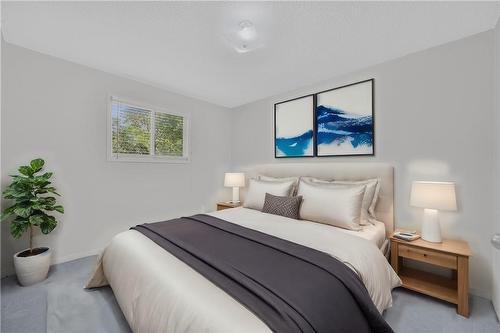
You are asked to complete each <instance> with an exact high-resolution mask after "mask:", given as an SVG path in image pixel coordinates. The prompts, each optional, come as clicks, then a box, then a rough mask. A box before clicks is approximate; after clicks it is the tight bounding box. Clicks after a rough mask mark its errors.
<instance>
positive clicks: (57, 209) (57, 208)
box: [54, 205, 64, 214]
mask: <svg viewBox="0 0 500 333" xmlns="http://www.w3.org/2000/svg"><path fill="white" fill-rule="evenodd" d="M54 210H55V211H58V212H59V213H61V214H64V207H63V206H61V205H59V206H54Z"/></svg>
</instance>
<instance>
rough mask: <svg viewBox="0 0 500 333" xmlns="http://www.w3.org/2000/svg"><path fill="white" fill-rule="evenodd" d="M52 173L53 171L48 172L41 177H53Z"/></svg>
mask: <svg viewBox="0 0 500 333" xmlns="http://www.w3.org/2000/svg"><path fill="white" fill-rule="evenodd" d="M52 175H53V173H52V172H46V173H44V174H43V175H41V176H40V177H43V178H45V179H50V178H51V177H52Z"/></svg>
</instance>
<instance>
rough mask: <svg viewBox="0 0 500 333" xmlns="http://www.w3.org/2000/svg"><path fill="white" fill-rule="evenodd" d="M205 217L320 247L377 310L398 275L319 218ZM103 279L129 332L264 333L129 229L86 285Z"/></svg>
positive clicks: (233, 212) (227, 213)
mask: <svg viewBox="0 0 500 333" xmlns="http://www.w3.org/2000/svg"><path fill="white" fill-rule="evenodd" d="M209 215H212V216H215V217H218V218H221V219H223V220H226V221H229V222H232V223H236V224H239V225H242V226H244V227H247V228H250V229H254V230H258V231H261V232H264V233H267V234H270V235H273V236H277V237H280V238H283V239H286V240H289V241H292V242H295V243H298V244H302V245H305V246H308V247H311V248H314V249H317V250H319V251H323V252H326V253H328V254H330V255H332V256H334V257H335V258H337V259H339V260H340V261H342V262H344V263H345V264H347V265H348V266H349V267H350V268H352V269H353V270H354V271H355V272H356V273H357V274H358V275H359V276H360V278H361V279H362V281H363V283H364V284H365V286H366V288H367V290H368V292H369V294H370V297H371V298H372V300H373V302H374V304H375V305H376V307H377V308H378V310H379V311H380V312H383V311H384V310H385V309H386V308H388V307H390V306H391V305H392V295H391V290H392V289H393V288H394V287H397V286H399V285H400V283H401V281H400V279H399V278H398V276H397V275H396V273H395V272H394V270H393V269H392V268H391V266H390V265H389V263H388V262H387V259H386V258H385V257H384V255H383V254H382V252H381V251H380V250H379V248H378V247H377V245H376V244H375V242H372V241H369V240H367V239H364V238H362V237H358V236H356V235H354V234H349V233H345V232H343V231H342V230H340V229H338V228H335V227H332V226H329V225H323V224H319V223H314V222H309V221H302V220H301V221H299V220H293V219H289V218H285V217H281V216H276V215H270V214H265V213H261V212H259V211H256V210H251V209H246V208H235V209H227V210H223V211H218V212H214V213H211V214H209ZM108 283H109V285H110V286H111V287H112V289H113V292H114V294H115V296H116V299H117V301H118V304H119V305H120V307H121V309H122V311H123V314H124V315H125V318H126V319H127V321H128V323H129V325H130V327H131V329H132V330H133V331H134V332H234V331H238V332H269V331H270V330H269V328H268V327H267V326H266V325H265V324H264V323H263V322H262V321H261V320H260V319H259V318H257V317H256V316H255V315H254V314H253V313H252V312H250V311H249V310H247V309H246V308H245V307H244V306H242V305H241V304H240V303H238V302H237V301H235V300H234V299H233V298H232V297H231V296H229V295H228V294H226V293H225V292H224V291H222V290H221V289H219V288H218V287H217V286H215V285H214V284H212V283H211V282H210V281H208V280H207V279H205V278H204V277H203V276H202V275H200V274H198V273H197V272H196V271H194V270H193V269H191V268H190V267H189V266H187V265H186V264H184V263H183V262H182V261H180V260H179V259H177V258H176V257H174V256H173V255H171V254H170V253H168V252H167V251H165V250H164V249H162V248H161V247H159V246H158V245H156V244H155V243H154V242H153V241H151V240H150V239H149V238H147V237H146V236H144V235H143V234H141V233H139V232H137V231H135V230H129V231H125V232H122V233H120V234H118V235H116V236H115V237H114V238H113V239H112V241H111V243H110V244H109V245H108V246H107V247H106V249H105V250H104V252H103V253H102V255H101V256H100V258H99V262H98V264H97V266H96V269H95V271H94V273H93V275H92V277H91V279H90V280H89V282H88V284H87V287H89V288H92V287H99V286H104V285H107V284H108Z"/></svg>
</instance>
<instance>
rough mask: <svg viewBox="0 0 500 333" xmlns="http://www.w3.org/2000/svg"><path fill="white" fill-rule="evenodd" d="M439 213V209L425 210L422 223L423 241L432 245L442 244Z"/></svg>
mask: <svg viewBox="0 0 500 333" xmlns="http://www.w3.org/2000/svg"><path fill="white" fill-rule="evenodd" d="M438 214H439V212H438V211H437V209H428V208H426V209H424V220H423V222H422V235H421V236H422V239H423V240H425V241H428V242H432V243H441V242H442V241H443V239H442V238H441V227H440V225H439V215H438Z"/></svg>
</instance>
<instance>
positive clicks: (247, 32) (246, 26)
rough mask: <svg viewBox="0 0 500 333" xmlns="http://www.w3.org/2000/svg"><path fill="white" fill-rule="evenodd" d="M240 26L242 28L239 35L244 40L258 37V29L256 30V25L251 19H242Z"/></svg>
mask: <svg viewBox="0 0 500 333" xmlns="http://www.w3.org/2000/svg"><path fill="white" fill-rule="evenodd" d="M238 26H239V28H240V30H239V31H238V35H239V36H240V38H241V39H243V40H244V41H250V40H253V39H255V37H257V31H256V30H255V26H254V25H253V23H252V22H251V21H248V20H245V21H241V22H240V23H239V24H238Z"/></svg>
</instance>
